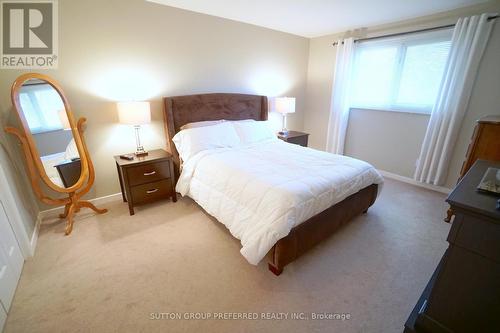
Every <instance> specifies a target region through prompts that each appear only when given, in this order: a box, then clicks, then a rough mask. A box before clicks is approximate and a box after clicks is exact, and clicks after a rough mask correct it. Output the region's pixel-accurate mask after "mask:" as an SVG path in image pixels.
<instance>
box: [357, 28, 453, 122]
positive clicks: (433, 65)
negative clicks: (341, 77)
mask: <svg viewBox="0 0 500 333" xmlns="http://www.w3.org/2000/svg"><path fill="white" fill-rule="evenodd" d="M450 40H451V30H449V29H448V30H444V31H443V30H441V31H437V32H432V33H424V34H414V35H409V37H408V36H406V37H405V38H391V39H384V40H377V41H366V42H360V43H359V44H358V45H357V46H356V50H355V57H354V67H353V81H352V82H353V86H352V90H351V106H352V107H356V108H375V109H383V110H393V111H409V112H422V113H430V112H431V111H432V107H433V106H434V103H435V101H436V98H437V93H438V89H439V85H440V84H441V78H442V76H443V72H444V68H445V65H446V61H447V58H448V53H449V50H450V44H451V41H450Z"/></svg>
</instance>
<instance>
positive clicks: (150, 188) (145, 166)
mask: <svg viewBox="0 0 500 333" xmlns="http://www.w3.org/2000/svg"><path fill="white" fill-rule="evenodd" d="M115 161H116V169H117V171H118V178H119V179H120V187H121V190H122V197H123V201H124V202H127V203H128V209H129V212H130V215H134V207H135V206H137V205H141V204H145V203H150V202H154V201H158V200H162V199H168V198H172V201H173V202H176V201H177V194H176V193H175V182H174V163H173V161H172V155H170V154H169V153H167V152H166V151H164V150H163V149H157V150H152V151H150V152H149V154H148V155H146V156H141V157H134V159H133V160H130V161H129V160H125V159H122V158H120V156H115Z"/></svg>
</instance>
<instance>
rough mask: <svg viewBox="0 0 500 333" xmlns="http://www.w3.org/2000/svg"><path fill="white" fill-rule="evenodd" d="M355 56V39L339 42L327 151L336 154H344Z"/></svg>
mask: <svg viewBox="0 0 500 333" xmlns="http://www.w3.org/2000/svg"><path fill="white" fill-rule="evenodd" d="M353 56H354V39H353V38H347V39H344V40H339V41H337V56H336V59H335V72H334V76H333V88H332V98H331V104H330V117H329V119H328V133H327V139H326V149H327V150H328V151H329V152H331V153H334V154H343V153H344V142H345V134H346V130H347V123H348V121H349V86H350V81H351V72H352V63H353Z"/></svg>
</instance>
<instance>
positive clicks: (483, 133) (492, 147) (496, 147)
mask: <svg viewBox="0 0 500 333" xmlns="http://www.w3.org/2000/svg"><path fill="white" fill-rule="evenodd" d="M477 159H483V160H488V161H500V116H486V117H483V118H481V119H479V120H478V121H477V124H476V127H475V128H474V133H473V134H472V138H471V141H470V143H469V148H468V149H467V153H466V155H465V160H464V162H463V164H462V169H461V170H460V175H459V177H458V180H460V179H461V178H462V177H463V176H464V175H465V174H466V173H467V171H468V170H469V169H470V167H471V166H472V165H473V164H474V162H475V161H476V160H477ZM452 216H453V209H451V208H450V209H448V211H447V213H446V218H445V219H444V220H445V221H446V222H450V220H451V217H452Z"/></svg>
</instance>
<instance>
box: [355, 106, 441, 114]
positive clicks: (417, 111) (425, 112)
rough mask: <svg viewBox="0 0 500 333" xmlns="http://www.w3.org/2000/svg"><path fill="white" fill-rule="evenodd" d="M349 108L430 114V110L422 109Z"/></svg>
mask: <svg viewBox="0 0 500 333" xmlns="http://www.w3.org/2000/svg"><path fill="white" fill-rule="evenodd" d="M349 109H350V110H363V111H383V112H398V113H413V114H419V115H423V116H430V115H431V112H429V111H424V110H411V109H409V110H402V109H390V108H376V107H374V108H369V107H355V106H353V107H350V108H349Z"/></svg>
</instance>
